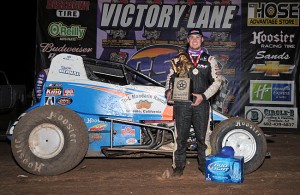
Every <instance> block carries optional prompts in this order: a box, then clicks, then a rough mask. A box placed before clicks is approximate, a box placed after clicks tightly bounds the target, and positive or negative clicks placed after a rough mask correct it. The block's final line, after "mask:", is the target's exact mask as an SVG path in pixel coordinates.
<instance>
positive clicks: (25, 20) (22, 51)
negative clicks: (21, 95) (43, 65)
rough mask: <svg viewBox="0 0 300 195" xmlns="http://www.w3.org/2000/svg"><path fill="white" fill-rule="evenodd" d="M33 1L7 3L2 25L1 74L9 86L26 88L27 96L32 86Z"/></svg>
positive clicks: (34, 16) (34, 13) (33, 45)
mask: <svg viewBox="0 0 300 195" xmlns="http://www.w3.org/2000/svg"><path fill="white" fill-rule="evenodd" d="M36 1H37V0H30V1H9V2H8V4H9V5H7V6H5V9H7V11H8V12H6V13H5V14H4V13H3V12H2V19H3V20H2V21H1V23H2V24H1V25H2V52H4V53H2V55H1V57H2V62H1V65H0V70H3V71H5V72H6V75H7V76H8V79H9V80H10V82H11V84H25V85H26V87H27V92H31V90H32V88H33V84H34V64H35V60H34V58H35V35H36V32H35V29H36ZM9 10H10V11H9ZM9 13H11V15H9Z"/></svg>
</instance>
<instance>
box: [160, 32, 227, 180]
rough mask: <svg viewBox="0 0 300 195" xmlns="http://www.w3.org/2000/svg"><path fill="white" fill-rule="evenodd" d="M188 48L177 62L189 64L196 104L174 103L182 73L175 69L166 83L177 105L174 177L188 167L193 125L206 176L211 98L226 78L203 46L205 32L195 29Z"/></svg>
mask: <svg viewBox="0 0 300 195" xmlns="http://www.w3.org/2000/svg"><path fill="white" fill-rule="evenodd" d="M187 42H188V47H187V49H186V51H179V53H178V55H177V56H176V57H175V58H173V59H172V60H173V62H175V63H177V64H178V63H179V64H180V63H181V64H183V65H186V67H188V68H187V74H188V77H189V78H190V79H191V86H192V89H191V92H192V97H193V98H192V102H179V101H175V102H174V101H171V98H172V89H173V84H174V78H175V77H178V76H179V73H178V72H176V73H175V71H176V70H175V71H174V66H172V67H171V69H170V73H169V74H168V76H167V81H166V92H165V94H166V98H167V101H168V103H170V104H174V118H175V123H176V128H175V129H176V132H175V135H176V145H175V153H174V156H173V165H172V167H173V174H172V176H173V177H180V176H181V175H182V174H183V170H184V168H185V165H186V150H187V139H188V137H189V132H190V128H191V126H193V128H194V131H195V135H196V140H197V155H198V158H197V160H198V169H199V170H200V171H201V172H202V174H204V175H205V169H206V165H205V164H206V159H205V158H206V154H205V150H206V149H207V145H206V144H205V135H206V130H207V127H208V125H209V116H210V115H209V114H210V104H209V101H208V100H209V98H211V97H212V96H213V95H214V94H215V93H216V92H217V91H218V90H219V88H220V86H221V82H222V78H221V77H222V76H221V73H220V68H219V64H218V62H217V61H216V59H215V58H214V57H213V56H211V55H209V54H207V53H206V52H205V49H204V48H203V47H202V43H203V34H202V31H201V29H199V28H195V29H191V30H190V31H189V32H188V37H187Z"/></svg>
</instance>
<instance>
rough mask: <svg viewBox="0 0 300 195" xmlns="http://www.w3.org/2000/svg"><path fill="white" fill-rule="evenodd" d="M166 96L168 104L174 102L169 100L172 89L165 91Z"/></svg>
mask: <svg viewBox="0 0 300 195" xmlns="http://www.w3.org/2000/svg"><path fill="white" fill-rule="evenodd" d="M166 98H167V102H168V103H169V104H174V101H172V100H171V98H172V90H171V89H169V90H168V91H167V92H166Z"/></svg>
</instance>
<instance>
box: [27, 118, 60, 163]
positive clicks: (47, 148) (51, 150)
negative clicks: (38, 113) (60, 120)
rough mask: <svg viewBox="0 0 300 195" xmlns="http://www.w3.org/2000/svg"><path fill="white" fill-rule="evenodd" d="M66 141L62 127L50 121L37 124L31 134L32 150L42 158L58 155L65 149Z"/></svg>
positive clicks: (30, 145)
mask: <svg viewBox="0 0 300 195" xmlns="http://www.w3.org/2000/svg"><path fill="white" fill-rule="evenodd" d="M64 143H65V142H64V135H63V133H62V131H61V130H60V128H58V127H57V126H56V125H53V124H50V123H43V124H41V125H38V126H36V127H35V128H34V129H33V130H32V131H31V133H30V135H29V148H30V150H31V152H32V153H33V154H34V155H36V156H38V157H40V158H42V159H49V158H52V157H54V156H56V155H58V154H59V153H60V152H61V150H62V149H63V147H64Z"/></svg>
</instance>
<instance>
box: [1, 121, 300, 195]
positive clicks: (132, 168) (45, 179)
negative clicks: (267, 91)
mask: <svg viewBox="0 0 300 195" xmlns="http://www.w3.org/2000/svg"><path fill="white" fill-rule="evenodd" d="M4 118H5V117H4ZM0 120H1V121H0V127H1V128H2V129H0V130H2V131H3V128H6V127H4V126H5V125H7V124H6V122H5V121H4V119H3V117H1V116H0ZM267 142H268V151H269V152H270V153H271V157H267V158H266V159H265V161H264V163H263V164H262V166H261V167H260V168H259V169H258V170H256V171H255V172H253V173H251V174H247V175H244V182H243V183H241V184H230V183H217V182H209V181H205V179H204V176H203V175H201V173H200V172H199V171H198V169H197V161H196V158H188V164H187V166H186V168H185V170H184V175H183V176H182V177H181V178H169V177H168V173H171V170H172V169H171V163H172V159H171V158H161V157H160V158H139V159H107V158H85V159H84V160H83V161H82V163H80V164H79V165H78V166H77V167H76V168H75V169H73V170H71V171H69V172H67V173H64V174H62V175H57V176H36V175H31V174H29V173H27V172H25V171H24V170H22V169H21V168H20V167H19V166H18V165H17V164H16V162H15V161H14V159H13V157H12V155H11V149H10V142H9V141H7V140H5V139H4V138H3V137H1V139H0V187H1V188H0V189H1V192H0V194H143V195H147V194H151V195H153V194H164V195H165V194H226V195H227V194H272V195H273V194H284V195H289V194H293V195H295V194H299V193H300V144H299V143H300V135H299V134H297V135H295V134H277V135H276V136H274V137H268V138H267Z"/></svg>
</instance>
